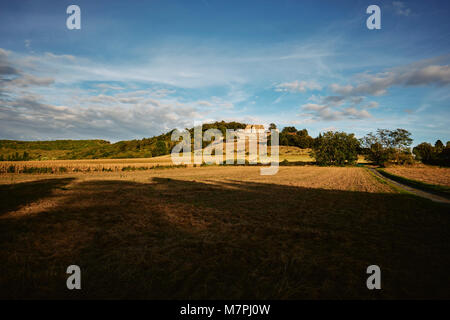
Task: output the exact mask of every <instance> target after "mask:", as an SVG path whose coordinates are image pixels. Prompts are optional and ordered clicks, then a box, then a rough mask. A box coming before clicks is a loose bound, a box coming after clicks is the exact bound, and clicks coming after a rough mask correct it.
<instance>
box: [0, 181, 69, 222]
mask: <svg viewBox="0 0 450 320" xmlns="http://www.w3.org/2000/svg"><path fill="white" fill-rule="evenodd" d="M72 180H73V178H65V179H45V180H39V181H32V182H22V183H15V184H8V185H0V199H1V202H0V216H1V215H3V214H5V213H7V212H9V211H14V210H17V209H18V208H19V207H21V206H23V205H27V204H29V203H31V202H34V201H37V200H39V199H41V198H45V197H48V196H50V195H51V193H52V191H53V190H54V189H55V188H62V187H63V186H65V185H67V184H69V183H70V182H71V181H72Z"/></svg>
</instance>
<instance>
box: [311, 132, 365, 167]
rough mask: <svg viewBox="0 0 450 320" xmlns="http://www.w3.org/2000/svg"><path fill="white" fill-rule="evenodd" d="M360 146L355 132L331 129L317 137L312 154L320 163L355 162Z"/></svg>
mask: <svg viewBox="0 0 450 320" xmlns="http://www.w3.org/2000/svg"><path fill="white" fill-rule="evenodd" d="M358 148H359V141H358V139H356V138H355V135H354V134H353V133H350V134H347V133H345V132H333V131H329V132H326V133H324V134H323V135H322V134H320V135H319V136H318V137H317V138H316V141H315V143H314V146H313V151H312V156H313V157H314V158H315V159H316V163H317V164H319V165H345V164H354V163H355V162H356V160H357V159H358Z"/></svg>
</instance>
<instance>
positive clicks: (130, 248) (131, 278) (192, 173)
mask: <svg viewBox="0 0 450 320" xmlns="http://www.w3.org/2000/svg"><path fill="white" fill-rule="evenodd" d="M11 179H13V180H11ZM0 181H1V182H2V185H0V196H1V198H2V202H1V206H0V259H1V261H2V264H1V266H0V297H1V298H19V297H21V298H51V297H53V298H55V297H56V298H77V297H84V298H155V299H162V298H184V299H202V298H206V299H213V298H219V299H231V298H235V299H238V298H247V299H251V298H275V299H294V298H423V297H427V298H431V297H440V298H444V297H445V298H449V297H450V296H449V291H448V288H449V286H450V278H449V277H448V270H449V268H450V257H449V254H448V252H450V245H449V244H450V215H448V207H446V206H443V205H438V204H435V203H432V202H430V201H427V200H423V199H420V198H417V197H413V196H410V195H406V194H398V193H395V191H393V190H391V189H390V188H389V187H388V186H387V185H385V184H383V183H380V182H378V181H377V180H376V179H375V178H373V176H371V175H370V173H368V172H367V171H366V170H365V169H363V168H355V167H354V168H323V167H309V166H305V167H280V171H279V173H278V174H277V175H274V176H260V175H259V168H258V167H218V166H212V167H197V168H179V169H171V170H150V171H131V172H93V173H89V174H87V173H75V174H64V175H59V174H48V175H45V174H43V175H31V174H4V175H2V176H1V177H0ZM71 264H77V265H79V266H80V267H81V270H82V287H83V289H82V290H81V291H69V290H67V289H66V287H65V281H66V277H67V275H66V273H65V270H66V268H67V266H68V265H71ZM371 264H377V265H379V266H380V267H381V269H382V270H383V271H382V272H383V280H382V283H383V290H381V291H378V292H373V291H369V290H367V288H366V285H365V283H366V282H365V281H366V278H367V274H366V268H367V266H369V265H371Z"/></svg>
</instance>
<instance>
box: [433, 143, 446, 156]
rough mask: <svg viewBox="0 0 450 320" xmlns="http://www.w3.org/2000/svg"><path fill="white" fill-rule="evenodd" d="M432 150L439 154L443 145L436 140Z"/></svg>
mask: <svg viewBox="0 0 450 320" xmlns="http://www.w3.org/2000/svg"><path fill="white" fill-rule="evenodd" d="M434 148H435V149H436V152H438V153H440V152H442V150H444V144H443V143H442V141H441V140H437V141H436V142H435V144H434Z"/></svg>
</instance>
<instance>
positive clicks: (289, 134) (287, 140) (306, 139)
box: [280, 127, 314, 149]
mask: <svg viewBox="0 0 450 320" xmlns="http://www.w3.org/2000/svg"><path fill="white" fill-rule="evenodd" d="M313 143H314V138H312V137H311V136H310V135H309V134H308V130H306V129H302V130H298V131H297V129H296V128H295V127H284V128H283V130H282V131H281V133H280V145H282V146H294V147H299V148H302V149H305V148H311V147H312V145H313Z"/></svg>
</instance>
